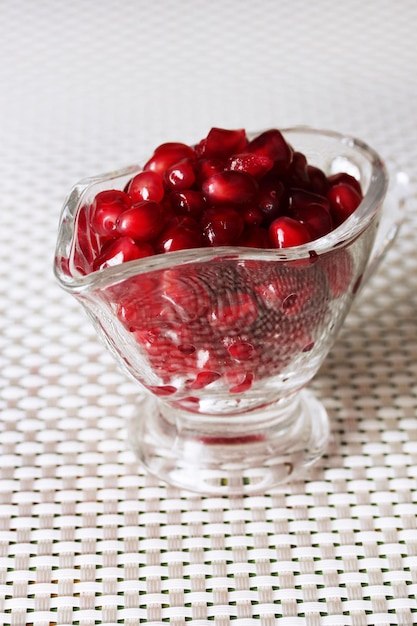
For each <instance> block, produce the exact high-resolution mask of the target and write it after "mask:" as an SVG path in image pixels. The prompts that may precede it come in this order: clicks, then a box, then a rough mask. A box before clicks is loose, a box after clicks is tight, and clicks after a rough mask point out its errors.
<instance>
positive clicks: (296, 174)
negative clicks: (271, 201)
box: [286, 151, 310, 189]
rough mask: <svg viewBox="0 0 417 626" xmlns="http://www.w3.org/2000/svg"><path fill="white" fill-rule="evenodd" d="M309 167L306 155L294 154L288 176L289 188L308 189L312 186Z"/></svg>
mask: <svg viewBox="0 0 417 626" xmlns="http://www.w3.org/2000/svg"><path fill="white" fill-rule="evenodd" d="M307 167H308V163H307V159H306V157H305V155H304V154H303V153H302V152H298V151H296V152H294V153H293V155H292V161H291V165H290V167H289V169H288V172H287V174H286V180H287V185H288V186H289V187H299V188H301V189H308V188H309V186H310V178H309V175H308V170H307Z"/></svg>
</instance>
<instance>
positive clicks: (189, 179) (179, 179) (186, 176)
mask: <svg viewBox="0 0 417 626" xmlns="http://www.w3.org/2000/svg"><path fill="white" fill-rule="evenodd" d="M192 163H193V162H192V161H191V159H183V160H182V161H178V162H177V163H174V164H173V165H170V166H169V167H167V169H166V170H165V174H164V182H165V185H166V186H167V187H168V189H173V190H176V191H182V190H183V189H188V188H189V187H192V185H193V184H194V181H195V174H194V169H193V165H192Z"/></svg>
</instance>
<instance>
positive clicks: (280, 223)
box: [268, 216, 311, 248]
mask: <svg viewBox="0 0 417 626" xmlns="http://www.w3.org/2000/svg"><path fill="white" fill-rule="evenodd" d="M268 234H269V243H270V244H271V246H272V247H273V248H290V247H292V246H300V245H302V244H304V243H308V242H309V241H311V235H310V232H309V231H308V229H307V228H306V227H305V226H304V224H301V223H300V222H298V221H297V220H295V219H294V218H292V217H287V216H282V217H277V219H276V220H274V221H273V222H272V224H271V225H270V227H269V231H268Z"/></svg>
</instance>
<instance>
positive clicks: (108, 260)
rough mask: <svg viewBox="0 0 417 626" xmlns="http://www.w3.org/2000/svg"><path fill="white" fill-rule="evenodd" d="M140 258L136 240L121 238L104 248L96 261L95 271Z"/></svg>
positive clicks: (94, 264)
mask: <svg viewBox="0 0 417 626" xmlns="http://www.w3.org/2000/svg"><path fill="white" fill-rule="evenodd" d="M145 256H146V255H145ZM139 258H141V253H140V249H139V246H137V245H136V243H135V242H134V240H133V239H132V238H131V237H119V238H118V239H114V240H112V241H111V242H108V243H107V244H105V245H104V246H103V249H102V251H101V252H100V254H99V256H98V257H97V258H96V259H95V260H94V263H93V271H96V270H99V269H100V270H102V269H105V268H106V267H111V266H113V265H119V264H121V263H127V262H128V261H134V260H136V259H139Z"/></svg>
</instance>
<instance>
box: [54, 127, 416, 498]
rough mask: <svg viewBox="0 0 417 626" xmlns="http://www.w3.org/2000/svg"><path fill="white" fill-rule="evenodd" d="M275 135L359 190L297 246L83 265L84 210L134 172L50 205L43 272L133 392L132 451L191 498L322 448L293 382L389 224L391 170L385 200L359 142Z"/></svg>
mask: <svg viewBox="0 0 417 626" xmlns="http://www.w3.org/2000/svg"><path fill="white" fill-rule="evenodd" d="M282 132H283V134H284V136H285V138H286V139H287V141H288V142H289V143H291V145H294V146H296V148H297V150H300V151H302V152H303V153H304V154H305V155H306V156H307V158H308V161H309V163H311V164H313V165H315V166H317V167H319V168H321V169H322V170H323V171H324V172H325V173H326V174H327V175H330V174H332V173H337V172H340V171H343V172H348V173H349V174H351V175H353V176H354V177H355V178H356V179H357V180H358V181H360V184H361V186H362V189H363V200H362V202H361V204H360V205H359V207H358V208H357V209H356V211H355V212H354V213H353V214H352V215H351V216H350V217H349V218H348V219H347V220H346V221H345V222H343V223H342V224H341V225H340V226H338V227H337V228H335V229H334V230H332V231H331V232H329V233H328V234H326V235H324V236H322V237H320V238H319V239H316V240H315V241H312V242H310V243H308V244H304V245H300V246H296V247H292V248H283V249H257V248H248V247H230V246H225V247H223V246H219V247H212V248H195V249H188V250H181V251H176V252H169V253H167V254H157V255H153V256H148V257H146V258H141V259H136V260H133V261H129V262H126V263H122V264H118V265H114V266H110V267H107V268H105V269H100V270H97V271H91V272H88V273H86V272H83V271H81V270H80V257H83V255H84V257H85V256H88V255H89V254H90V251H91V250H92V249H94V246H95V242H94V241H91V240H89V241H85V240H84V239H83V238H85V233H84V230H83V228H82V226H83V223H84V222H85V220H86V207H87V206H88V205H89V203H91V202H92V199H93V198H94V196H95V195H96V194H97V193H98V192H100V191H103V190H106V189H120V190H123V189H125V188H126V185H127V183H128V181H129V180H131V179H132V177H133V176H134V175H135V174H137V173H138V172H140V171H141V168H140V167H136V166H135V167H130V168H126V169H125V170H121V171H118V172H114V173H111V174H108V175H104V176H98V177H96V178H91V179H88V180H85V181H82V182H81V183H79V184H78V185H76V186H75V187H74V189H73V190H72V192H71V194H70V195H69V197H68V199H67V201H66V202H65V206H64V208H63V211H62V216H61V221H60V225H59V234H58V240H57V246H56V253H55V263H54V270H55V275H56V277H57V279H58V281H59V283H60V285H61V286H62V287H63V288H64V289H65V290H66V291H68V292H69V293H71V294H72V295H73V296H75V297H76V298H77V300H78V301H79V302H80V303H81V304H82V305H83V307H84V308H85V310H86V311H87V313H88V315H89V317H90V319H91V321H92V322H93V324H94V326H95V328H96V330H97V332H98V334H99V336H100V337H101V338H102V339H103V340H104V342H105V344H106V345H107V347H108V348H109V349H110V350H111V352H112V353H113V355H114V356H115V358H116V359H117V361H118V363H119V364H120V366H121V367H122V368H123V369H124V370H125V371H127V372H128V374H129V375H130V376H131V377H133V379H134V380H135V381H137V382H138V383H139V384H140V386H141V389H142V393H138V405H137V410H136V412H135V415H134V416H132V420H131V423H130V437H129V438H130V442H131V444H132V446H133V448H134V450H135V452H136V454H137V457H138V458H139V459H140V461H141V462H142V463H143V464H144V466H145V467H146V468H147V469H148V470H149V471H150V472H152V473H153V474H155V475H157V476H158V477H159V478H161V479H162V480H164V481H167V482H168V483H171V484H174V485H177V486H179V487H182V488H185V489H189V490H193V491H197V492H201V493H209V494H210V493H211V494H234V493H254V492H262V491H265V490H267V489H270V488H272V487H274V486H276V485H279V484H281V483H283V482H285V481H287V480H290V479H293V478H294V477H297V476H299V475H302V473H303V472H304V473H305V471H306V470H307V469H308V467H309V466H310V465H311V464H313V463H314V462H315V461H317V459H319V458H320V457H321V456H322V455H323V453H324V452H325V450H326V446H327V442H328V436H329V423H328V416H327V413H326V411H325V409H324V406H323V405H322V403H321V402H320V401H319V400H318V399H317V398H315V397H314V395H313V394H312V393H311V391H309V390H308V389H306V387H307V385H308V383H309V382H310V381H311V379H312V378H313V377H314V375H315V374H316V372H317V371H318V369H319V367H320V365H321V364H322V363H323V360H324V359H325V358H326V355H327V354H328V352H329V350H330V349H331V347H332V346H333V344H334V341H335V338H336V336H337V333H338V331H339V329H340V328H341V326H342V324H343V321H344V319H345V318H346V315H347V314H348V312H349V310H350V308H351V306H352V303H353V301H354V299H355V297H356V296H357V294H358V292H359V290H360V288H361V287H362V285H363V284H364V283H365V282H366V280H367V279H368V277H369V276H370V274H371V273H372V272H373V271H374V270H375V267H376V266H377V264H378V262H379V261H380V260H381V259H382V258H383V256H384V254H385V252H386V250H387V249H388V247H389V246H390V245H391V243H392V241H393V240H394V238H395V234H396V232H397V230H398V227H399V224H400V221H401V195H402V191H401V190H402V183H404V182H405V178H404V177H403V178H401V177H399V178H398V177H396V176H394V177H393V179H392V180H391V185H390V190H389V193H388V195H387V191H388V174H387V170H386V168H385V166H384V163H383V162H382V160H381V158H380V157H379V156H378V154H377V153H376V152H375V151H374V150H373V149H372V148H371V147H369V146H368V145H366V144H365V143H363V142H362V141H359V140H357V139H355V138H352V137H347V136H344V135H341V134H338V133H335V132H330V131H318V130H313V129H309V128H292V129H287V130H285V131H282ZM384 208H385V210H383V209H384ZM138 391H140V389H139V388H138Z"/></svg>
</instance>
